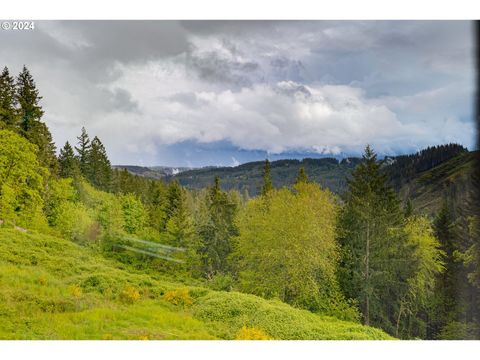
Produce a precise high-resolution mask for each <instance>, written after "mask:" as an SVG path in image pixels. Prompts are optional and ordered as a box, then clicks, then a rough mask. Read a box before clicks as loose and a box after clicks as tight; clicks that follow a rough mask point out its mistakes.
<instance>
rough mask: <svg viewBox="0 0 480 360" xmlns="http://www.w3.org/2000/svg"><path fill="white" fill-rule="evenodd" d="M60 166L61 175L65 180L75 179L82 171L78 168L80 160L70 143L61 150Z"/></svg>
mask: <svg viewBox="0 0 480 360" xmlns="http://www.w3.org/2000/svg"><path fill="white" fill-rule="evenodd" d="M58 165H59V175H60V176H61V177H63V178H75V177H76V176H78V175H79V172H80V169H79V166H78V160H77V158H76V157H75V153H74V152H73V148H72V146H71V145H70V143H69V142H68V141H67V142H66V143H65V145H64V146H63V149H61V150H60V154H59V156H58Z"/></svg>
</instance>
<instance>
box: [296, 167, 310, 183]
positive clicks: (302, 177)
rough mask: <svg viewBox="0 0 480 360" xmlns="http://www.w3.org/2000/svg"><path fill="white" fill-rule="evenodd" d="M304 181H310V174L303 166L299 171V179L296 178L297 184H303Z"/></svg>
mask: <svg viewBox="0 0 480 360" xmlns="http://www.w3.org/2000/svg"><path fill="white" fill-rule="evenodd" d="M302 183H308V176H307V173H306V172H305V167H304V166H302V167H301V168H300V170H299V171H298V175H297V179H296V180H295V184H302Z"/></svg>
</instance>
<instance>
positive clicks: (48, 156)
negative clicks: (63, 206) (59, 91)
mask: <svg viewBox="0 0 480 360" xmlns="http://www.w3.org/2000/svg"><path fill="white" fill-rule="evenodd" d="M41 99H42V97H41V96H39V92H38V89H37V87H36V85H35V81H34V80H33V77H32V75H31V74H30V72H29V71H28V69H27V68H26V67H25V66H24V67H23V70H22V72H21V73H20V74H19V75H18V78H17V82H16V101H17V103H18V105H19V109H18V114H19V121H20V123H19V126H20V133H21V134H22V135H23V136H24V137H25V138H26V139H27V140H29V141H30V142H31V143H33V144H35V145H37V147H38V160H39V161H40V163H41V164H42V165H43V166H46V167H48V168H49V169H50V173H51V174H52V175H56V174H57V172H58V162H57V157H56V156H55V144H54V142H53V140H52V134H51V133H50V131H49V129H48V127H47V125H46V124H45V123H43V122H42V121H41V118H42V116H43V113H44V112H43V109H42V107H41V106H40V104H39V102H40V100H41Z"/></svg>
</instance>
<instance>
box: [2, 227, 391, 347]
mask: <svg viewBox="0 0 480 360" xmlns="http://www.w3.org/2000/svg"><path fill="white" fill-rule="evenodd" d="M244 326H247V327H253V328H255V329H258V330H259V331H260V332H261V333H262V334H264V335H265V336H268V337H269V338H274V339H391V337H390V336H388V335H387V334H385V333H384V332H383V331H381V330H378V329H374V328H370V327H366V326H362V325H360V324H355V323H351V322H346V321H340V320H337V319H334V318H330V317H323V316H319V315H316V314H313V313H310V312H308V311H305V310H299V309H295V308H292V307H290V306H288V305H286V304H284V303H281V302H279V301H267V300H264V299H262V298H259V297H256V296H252V295H246V294H241V293H236V292H218V291H212V290H209V289H206V288H202V287H199V286H189V285H185V284H181V283H178V282H174V281H171V280H169V279H166V278H163V277H162V276H157V275H155V274H150V275H148V274H145V273H141V272H138V271H137V272H136V271H133V270H132V269H129V268H127V267H126V266H125V265H122V264H119V263H117V262H115V261H113V260H109V259H105V258H103V257H101V256H100V255H99V254H98V253H96V252H95V250H93V249H90V248H85V247H81V246H79V245H76V244H74V243H72V242H70V241H66V240H63V239H59V238H55V237H50V236H46V235H40V234H34V233H30V232H29V233H24V232H21V231H18V230H14V229H7V228H2V227H0V339H234V338H236V337H237V336H238V334H239V332H240V331H241V329H242V327H244Z"/></svg>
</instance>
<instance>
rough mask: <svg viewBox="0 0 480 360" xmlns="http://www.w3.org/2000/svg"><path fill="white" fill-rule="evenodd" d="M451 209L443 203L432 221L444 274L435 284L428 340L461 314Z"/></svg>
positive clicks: (456, 319)
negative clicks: (441, 255)
mask: <svg viewBox="0 0 480 360" xmlns="http://www.w3.org/2000/svg"><path fill="white" fill-rule="evenodd" d="M450 212H451V209H450V208H449V206H448V203H447V202H446V201H445V202H444V203H443V205H442V208H441V210H440V212H439V213H438V215H437V216H436V218H435V221H434V231H435V236H436V237H437V239H438V240H439V242H440V246H441V249H442V250H443V252H444V253H445V257H444V261H445V268H446V270H445V272H443V273H442V274H440V275H439V276H438V278H437V282H436V289H435V293H436V309H435V311H436V313H435V314H434V317H433V318H434V319H433V321H432V322H431V324H430V329H429V330H430V334H429V338H435V337H436V336H437V335H438V333H439V332H440V331H441V329H442V328H443V327H445V326H446V325H447V324H448V323H449V322H453V321H459V320H460V319H459V318H458V314H459V313H460V312H461V309H460V307H461V304H460V302H459V300H460V298H461V296H460V295H461V285H462V279H461V278H460V266H461V265H460V263H459V262H458V261H456V259H455V253H456V251H457V247H456V243H457V242H458V229H457V226H456V224H455V222H454V220H453V218H452V216H451V213H450Z"/></svg>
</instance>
